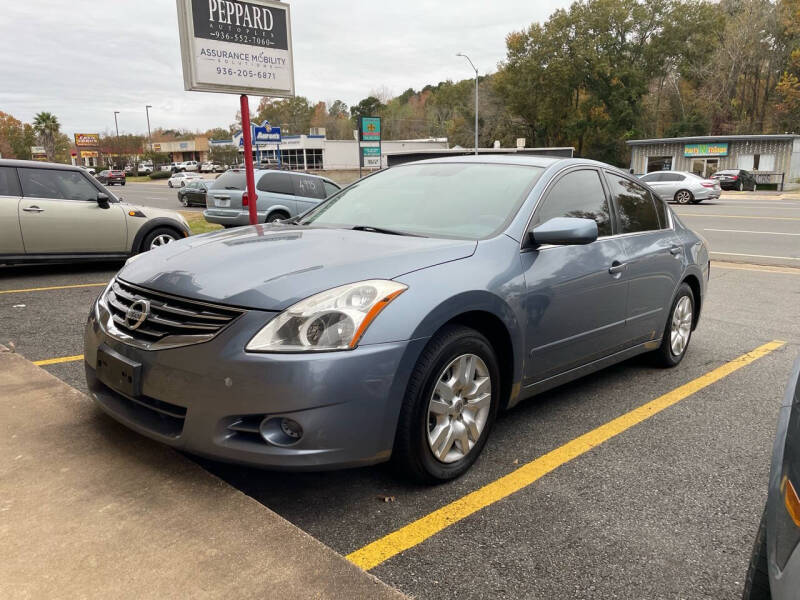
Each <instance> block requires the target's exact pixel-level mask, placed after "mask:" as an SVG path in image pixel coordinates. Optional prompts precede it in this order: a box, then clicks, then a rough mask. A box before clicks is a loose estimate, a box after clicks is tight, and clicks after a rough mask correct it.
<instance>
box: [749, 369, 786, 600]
mask: <svg viewBox="0 0 800 600" xmlns="http://www.w3.org/2000/svg"><path fill="white" fill-rule="evenodd" d="M778 414H779V416H778V433H777V435H776V437H775V444H774V445H773V449H772V466H771V468H770V475H769V491H768V493H767V506H766V508H765V509H764V514H763V515H762V517H761V524H760V525H759V528H758V533H757V534H756V541H755V544H754V545H753V554H752V557H751V559H750V568H749V569H748V571H747V577H746V579H745V589H744V595H743V598H744V600H769V599H770V598H772V600H797V598H800V546H798V542H800V358H798V359H797V362H795V365H794V370H793V371H792V375H791V377H790V378H789V386H788V387H787V389H786V394H785V395H784V398H783V402H782V403H781V408H780V412H779V413H778Z"/></svg>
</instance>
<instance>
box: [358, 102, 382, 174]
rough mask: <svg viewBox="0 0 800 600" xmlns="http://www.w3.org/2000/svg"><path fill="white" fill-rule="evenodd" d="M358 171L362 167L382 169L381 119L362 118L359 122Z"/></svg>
mask: <svg viewBox="0 0 800 600" xmlns="http://www.w3.org/2000/svg"><path fill="white" fill-rule="evenodd" d="M358 121H359V122H358V146H359V148H358V171H359V177H360V176H361V167H365V168H370V169H374V168H378V169H380V168H381V118H380V117H360V118H359V120H358Z"/></svg>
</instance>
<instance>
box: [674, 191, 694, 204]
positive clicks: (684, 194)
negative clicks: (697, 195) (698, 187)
mask: <svg viewBox="0 0 800 600" xmlns="http://www.w3.org/2000/svg"><path fill="white" fill-rule="evenodd" d="M693 201H694V196H693V195H692V192H690V191H689V190H678V191H677V192H675V202H677V203H678V204H689V203H690V202H693Z"/></svg>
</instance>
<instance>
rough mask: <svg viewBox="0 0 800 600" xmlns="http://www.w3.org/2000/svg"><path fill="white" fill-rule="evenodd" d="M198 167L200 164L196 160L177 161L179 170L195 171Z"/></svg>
mask: <svg viewBox="0 0 800 600" xmlns="http://www.w3.org/2000/svg"><path fill="white" fill-rule="evenodd" d="M199 168H200V164H199V163H198V162H197V161H196V160H186V161H183V162H182V163H178V170H179V171H197V170H198V169H199Z"/></svg>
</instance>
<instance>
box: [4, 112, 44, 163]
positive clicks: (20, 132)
mask: <svg viewBox="0 0 800 600" xmlns="http://www.w3.org/2000/svg"><path fill="white" fill-rule="evenodd" d="M35 145H36V135H35V133H34V132H33V127H31V125H29V124H28V123H22V121H20V120H18V119H15V118H14V117H13V116H11V115H9V114H8V113H4V112H2V111H0V154H1V155H2V156H3V158H18V159H23V160H29V159H30V158H31V146H35Z"/></svg>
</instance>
